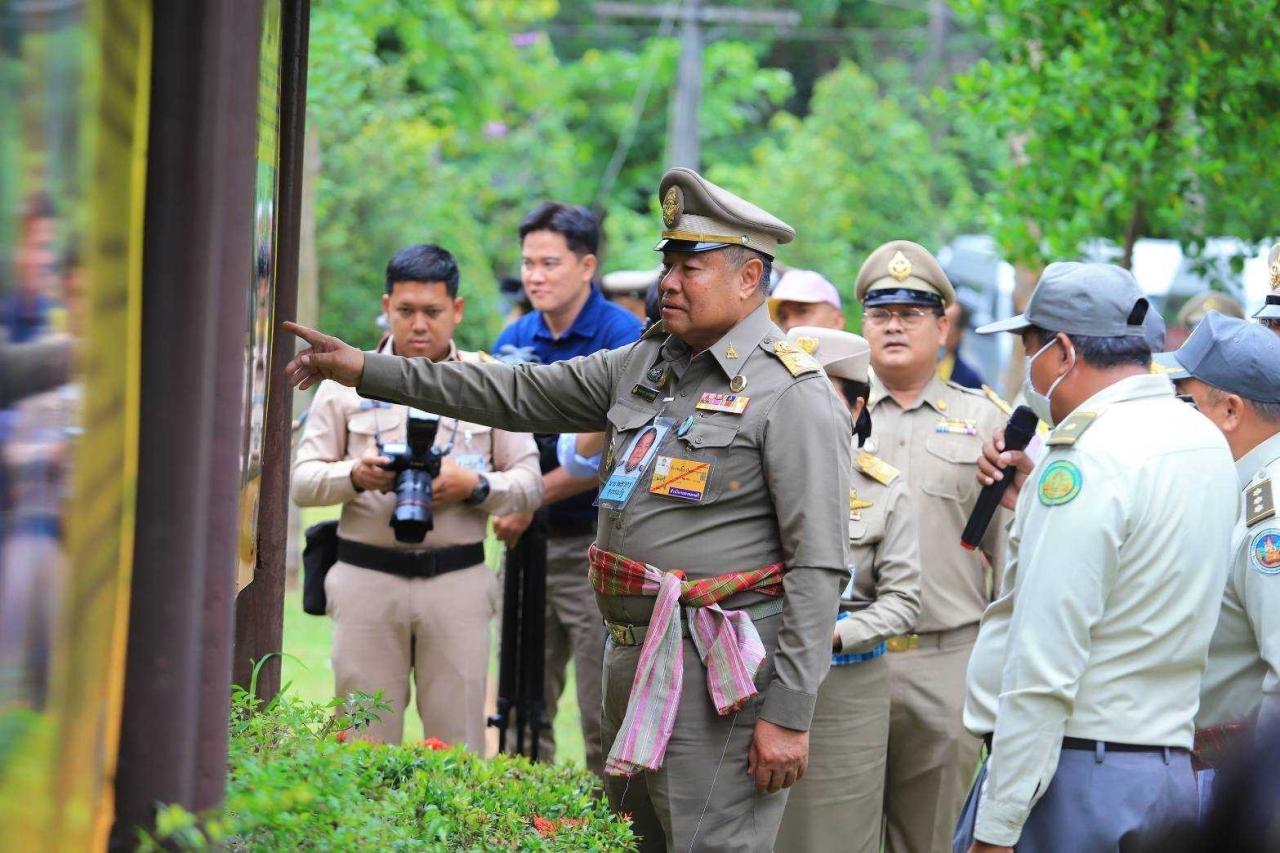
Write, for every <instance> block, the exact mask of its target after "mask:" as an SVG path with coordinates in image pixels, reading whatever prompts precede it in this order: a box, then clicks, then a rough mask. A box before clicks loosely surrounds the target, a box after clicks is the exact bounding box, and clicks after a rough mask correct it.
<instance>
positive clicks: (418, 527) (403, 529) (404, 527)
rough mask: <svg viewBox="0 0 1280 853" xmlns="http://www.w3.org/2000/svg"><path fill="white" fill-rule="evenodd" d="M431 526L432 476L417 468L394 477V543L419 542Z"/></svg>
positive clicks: (424, 537) (409, 469) (392, 516)
mask: <svg viewBox="0 0 1280 853" xmlns="http://www.w3.org/2000/svg"><path fill="white" fill-rule="evenodd" d="M432 526H433V520H432V518H431V476H430V475H429V474H428V473H427V472H426V471H422V470H420V469H417V468H408V469H405V470H404V471H401V472H400V474H399V475H398V476H397V477H396V508H395V510H393V511H392V513H391V527H392V529H393V530H394V531H395V534H396V541H398V542H421V541H422V540H423V539H426V538H427V533H428V531H430V530H431V528H432Z"/></svg>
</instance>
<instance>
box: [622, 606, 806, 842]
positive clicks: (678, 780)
mask: <svg viewBox="0 0 1280 853" xmlns="http://www.w3.org/2000/svg"><path fill="white" fill-rule="evenodd" d="M755 624H756V629H757V630H758V631H759V632H760V639H761V641H762V642H763V643H764V647H765V650H766V652H767V655H766V657H765V660H764V663H762V664H761V665H760V670H759V672H757V673H756V679H755V681H756V687H757V688H762V687H764V686H766V685H768V684H769V682H771V681H772V680H773V653H774V651H775V650H776V649H777V647H778V629H779V628H780V627H781V626H782V617H781V616H771V617H768V618H765V619H760V620H758V621H757V622H756V623H755ZM639 658H640V646H618V645H615V644H614V642H613V640H609V641H608V643H607V644H606V646H605V656H604V660H605V665H604V669H605V684H604V690H605V694H604V727H603V728H604V746H605V751H606V752H607V751H608V749H609V748H610V747H611V746H612V745H613V739H614V737H615V736H616V735H617V733H618V729H619V727H620V726H621V725H622V718H623V716H624V715H625V714H626V709H627V699H628V697H629V696H630V695H631V682H632V680H633V679H634V678H635V673H636V663H637V661H638V660H639ZM762 701H763V698H762V697H761V696H756V697H754V698H752V699H750V700H748V701H747V704H746V707H744V708H743V709H742V710H741V711H739V712H738V713H737V715H730V716H727V717H721V716H720V715H719V714H717V713H716V709H715V707H714V706H713V705H712V704H711V698H710V697H709V696H708V695H707V670H706V667H704V666H703V665H702V661H701V660H700V659H699V658H698V653H697V650H696V649H695V648H694V645H693V641H692V640H691V639H689V638H688V637H686V638H685V640H684V685H683V689H682V692H681V695H680V706H679V710H677V711H676V723H675V728H674V730H673V731H672V733H671V740H670V741H669V742H668V743H667V753H666V758H665V760H664V761H663V764H662V767H660V768H659V769H658V770H656V771H654V772H652V773H641V774H639V775H636V776H633V777H631V778H629V779H626V778H619V777H616V776H606V777H605V790H606V791H607V792H608V794H609V802H610V805H612V806H613V809H614V811H618V812H623V813H628V814H630V815H631V816H632V827H633V829H634V830H635V832H636V834H637V835H639V836H640V838H641V842H640V849H641V850H642V851H646V853H648V851H664V850H669V851H671V853H677V851H678V853H685V851H687V850H692V851H697V853H708V851H724V853H741V851H749V853H768V852H769V851H772V850H773V843H774V838H775V837H776V836H777V834H778V825H779V823H781V821H782V811H783V808H784V807H785V806H786V804H787V790H786V789H785V788H784V789H783V790H781V791H778V792H777V793H774V794H761V793H759V792H757V791H756V787H755V780H754V778H753V777H751V776H748V775H747V752H748V750H749V749H750V748H751V739H752V737H753V736H754V734H755V724H756V711H757V709H758V708H759V705H760V703H761V702H762Z"/></svg>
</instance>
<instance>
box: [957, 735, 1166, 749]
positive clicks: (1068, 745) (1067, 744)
mask: <svg viewBox="0 0 1280 853" xmlns="http://www.w3.org/2000/svg"><path fill="white" fill-rule="evenodd" d="M982 742H983V743H985V744H986V745H987V753H988V754H990V753H991V735H989V734H986V735H983V736H982ZM1099 743H1101V744H1102V751H1103V752H1164V751H1165V750H1166V749H1167V750H1169V751H1170V752H1186V750H1185V749H1183V748H1182V747H1180V746H1151V745H1150V744H1145V743H1115V742H1113V741H1109V740H1104V741H1096V740H1091V739H1089V738H1084V737H1064V738H1063V739H1062V748H1063V749H1078V750H1083V751H1086V752H1094V751H1096V750H1097V749H1098V744H1099Z"/></svg>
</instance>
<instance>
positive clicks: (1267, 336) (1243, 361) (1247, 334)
mask: <svg viewBox="0 0 1280 853" xmlns="http://www.w3.org/2000/svg"><path fill="white" fill-rule="evenodd" d="M1173 357H1174V358H1175V359H1176V360H1177V361H1178V363H1179V364H1181V365H1182V367H1183V368H1184V369H1185V370H1186V371H1187V374H1188V375H1189V376H1192V377H1194V378H1196V379H1199V380H1200V381H1201V382H1203V383H1205V384H1206V385H1212V386H1213V387H1214V388H1219V389H1221V390H1223V391H1226V392H1228V393H1231V394H1239V395H1240V396H1241V397H1244V398H1245V399H1246V400H1253V401H1254V402H1258V403H1280V336H1277V335H1275V334H1273V333H1272V332H1270V331H1269V330H1267V329H1266V328H1264V327H1262V326H1260V325H1258V324H1257V323H1250V322H1248V321H1246V320H1241V319H1239V318H1237V317H1227V316H1225V315H1223V314H1219V313H1218V312H1217V311H1210V312H1209V313H1208V314H1205V315H1204V319H1203V320H1201V321H1200V325H1198V326H1196V328H1195V330H1194V331H1193V332H1192V333H1191V336H1190V337H1189V338H1187V339H1186V340H1185V341H1184V342H1183V344H1182V346H1180V347H1178V348H1177V349H1176V350H1174V352H1173Z"/></svg>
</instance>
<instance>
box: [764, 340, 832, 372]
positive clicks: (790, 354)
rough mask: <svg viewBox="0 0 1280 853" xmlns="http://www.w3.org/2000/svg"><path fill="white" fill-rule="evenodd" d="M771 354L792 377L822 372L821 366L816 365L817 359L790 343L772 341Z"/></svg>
mask: <svg viewBox="0 0 1280 853" xmlns="http://www.w3.org/2000/svg"><path fill="white" fill-rule="evenodd" d="M772 352H773V354H774V355H775V356H777V357H778V360H779V361H781V362H782V364H783V366H784V367H786V368H787V370H788V371H790V373H791V375H792V376H803V375H804V374H806V373H813V372H814V371H820V370H822V365H820V364H818V361H817V359H815V358H814V357H813V356H811V355H809V353H807V352H805V351H804V350H802V349H800V348H799V347H798V346H796V345H795V344H793V343H791V341H785V340H782V341H774V342H773V350H772Z"/></svg>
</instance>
